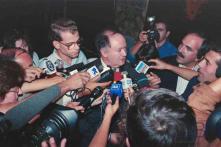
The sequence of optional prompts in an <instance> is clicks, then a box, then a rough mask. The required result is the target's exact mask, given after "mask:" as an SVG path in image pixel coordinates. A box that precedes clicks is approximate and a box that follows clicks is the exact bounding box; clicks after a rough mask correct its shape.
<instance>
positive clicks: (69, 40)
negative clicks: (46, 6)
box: [50, 19, 80, 59]
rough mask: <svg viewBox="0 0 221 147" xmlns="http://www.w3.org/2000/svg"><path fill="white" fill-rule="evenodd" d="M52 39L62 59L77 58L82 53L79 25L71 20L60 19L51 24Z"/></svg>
mask: <svg viewBox="0 0 221 147" xmlns="http://www.w3.org/2000/svg"><path fill="white" fill-rule="evenodd" d="M50 39H51V41H52V44H53V46H54V48H55V49H56V50H57V53H58V55H59V56H60V57H66V58H71V59H73V58H76V57H77V56H78V55H79V52H80V36H79V32H78V27H77V24H76V23H75V22H74V21H72V20H70V19H58V20H56V21H55V22H54V23H52V24H51V30H50Z"/></svg>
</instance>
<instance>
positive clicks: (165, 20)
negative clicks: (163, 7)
mask: <svg viewBox="0 0 221 147" xmlns="http://www.w3.org/2000/svg"><path fill="white" fill-rule="evenodd" d="M157 23H163V24H164V25H165V27H166V31H171V26H170V24H169V22H168V20H167V19H166V18H162V17H156V21H155V24H157Z"/></svg>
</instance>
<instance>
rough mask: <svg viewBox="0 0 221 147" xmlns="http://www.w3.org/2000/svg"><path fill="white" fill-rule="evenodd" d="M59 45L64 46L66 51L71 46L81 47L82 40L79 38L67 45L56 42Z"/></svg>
mask: <svg viewBox="0 0 221 147" xmlns="http://www.w3.org/2000/svg"><path fill="white" fill-rule="evenodd" d="M58 42H59V43H60V44H62V45H64V46H66V47H67V48H68V49H70V47H71V46H72V45H74V46H75V45H78V46H80V45H81V42H82V39H81V38H80V39H78V40H77V41H76V42H69V43H62V42H61V41H58Z"/></svg>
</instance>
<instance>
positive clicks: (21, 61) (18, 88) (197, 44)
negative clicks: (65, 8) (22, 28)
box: [0, 19, 221, 147]
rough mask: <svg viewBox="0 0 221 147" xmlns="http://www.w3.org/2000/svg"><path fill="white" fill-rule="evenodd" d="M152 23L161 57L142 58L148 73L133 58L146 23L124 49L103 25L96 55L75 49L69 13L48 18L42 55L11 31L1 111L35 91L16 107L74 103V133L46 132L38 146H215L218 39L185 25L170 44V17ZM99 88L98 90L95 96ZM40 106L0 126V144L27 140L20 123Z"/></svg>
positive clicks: (0, 86) (4, 54)
mask: <svg viewBox="0 0 221 147" xmlns="http://www.w3.org/2000/svg"><path fill="white" fill-rule="evenodd" d="M155 28H156V30H157V32H158V33H159V39H158V40H155V47H156V51H157V52H158V54H159V57H158V58H153V59H149V60H148V62H146V61H145V64H147V65H148V68H149V70H148V72H147V73H146V72H145V73H140V72H137V71H136V70H135V68H136V66H137V63H138V62H139V59H137V58H136V54H137V53H138V52H139V50H140V49H141V47H142V46H143V45H145V44H148V43H149V36H148V33H147V31H146V30H144V31H141V32H140V34H139V37H138V41H137V42H136V43H135V44H134V45H133V46H131V47H130V48H128V45H127V42H126V39H125V35H124V34H122V33H120V32H119V31H117V30H114V29H111V28H106V29H104V30H102V31H101V32H99V33H98V34H97V36H96V38H95V46H96V51H97V52H98V54H99V56H98V57H96V58H93V59H88V58H87V57H86V56H85V54H84V52H83V51H82V50H81V46H80V45H81V36H80V32H79V29H78V26H77V24H76V22H75V21H73V20H70V19H58V20H56V21H54V22H53V23H51V26H50V32H49V37H50V43H51V45H52V46H53V49H51V50H52V52H51V54H50V55H49V56H48V57H43V58H41V59H39V56H38V54H37V52H36V51H34V49H33V48H32V46H31V43H30V40H29V38H28V36H27V35H26V34H25V33H23V32H19V31H18V30H12V31H9V32H8V33H6V35H5V36H4V38H3V41H2V42H3V44H2V49H1V51H0V112H1V117H2V118H4V116H6V115H7V112H9V111H10V110H13V108H16V107H18V106H19V105H22V104H23V105H26V102H27V101H29V100H33V99H38V97H39V95H40V96H41V97H43V100H41V101H40V100H39V101H35V103H34V100H33V102H32V103H33V104H32V105H33V108H32V107H29V108H28V109H25V110H21V111H20V112H17V113H23V112H28V111H30V112H33V110H32V109H34V105H36V106H35V107H39V108H38V109H41V110H43V109H44V110H46V111H47V109H48V111H49V108H48V107H47V106H48V105H51V103H56V104H57V105H60V106H62V107H64V108H68V109H71V110H74V112H75V113H76V116H77V117H74V118H73V120H74V121H75V122H76V124H75V130H74V131H73V132H71V133H69V134H68V135H67V136H60V137H61V138H59V140H57V136H53V135H51V134H50V135H48V136H47V137H45V138H43V140H41V141H40V143H39V144H38V145H39V146H42V147H46V146H51V147H55V146H61V147H64V146H81V147H87V146H90V147H105V146H128V147H146V146H150V147H177V146H182V147H194V146H196V147H208V146H211V147H212V146H214V147H215V146H216V147H217V146H220V145H221V142H220V140H219V138H218V136H217V137H215V139H213V140H207V138H206V137H205V130H206V125H207V119H208V117H209V116H210V115H211V113H212V112H213V111H214V110H216V108H217V106H218V104H219V103H220V98H221V86H220V84H221V80H220V77H221V46H220V45H219V43H218V42H213V41H211V40H210V41H209V40H208V39H207V36H205V35H204V34H203V33H202V32H197V31H196V32H194V31H191V32H187V33H186V35H185V36H184V37H183V39H182V40H181V42H180V45H179V46H178V47H177V48H176V47H175V46H174V45H173V44H172V43H171V42H170V41H169V36H170V35H171V30H170V27H169V24H168V22H166V21H165V20H156V23H155ZM144 56H145V55H144ZM70 69H72V70H71V71H70ZM118 73H120V79H118V78H117V76H116V75H117V74H118ZM104 76H106V77H104ZM104 79H105V80H104ZM126 79H130V80H131V83H130V82H129V83H128V81H127V80H126ZM124 80H126V81H124ZM125 83H126V84H125ZM119 84H120V85H123V88H122V87H119ZM113 85H114V86H115V87H114V86H113ZM113 87H114V88H115V89H114V90H116V91H117V92H116V93H115V91H114V92H113V91H112V88H113ZM116 87H117V89H116ZM99 88H100V89H102V94H100V95H98V96H97V95H96V94H97V93H96V92H97V91H96V90H98V89H99ZM121 90H122V91H121ZM121 92H122V93H121ZM95 95H96V96H95ZM49 98H50V99H51V100H50V102H48V101H49V100H48V99H49ZM44 99H45V102H44ZM46 101H47V102H46ZM41 103H43V104H44V103H45V104H44V106H42V105H40V104H41ZM49 103H50V104H49ZM85 103H87V105H86V104H85ZM38 105H39V106H38ZM21 108H22V107H21ZM41 110H39V112H37V113H35V114H34V115H35V116H28V115H27V117H28V118H29V117H30V120H28V122H23V123H24V124H25V127H21V128H18V129H16V130H13V131H7V133H5V132H4V129H2V131H0V133H1V136H2V137H1V139H0V144H1V145H3V146H25V145H26V143H27V142H28V141H27V140H25V139H26V137H24V136H25V135H24V134H25V133H24V132H25V131H24V130H27V127H28V126H34V125H33V124H35V123H36V122H38V120H40V119H41V117H42V116H43V115H44V113H43V112H45V111H41ZM22 111H23V112H22ZM17 117H25V116H24V115H20V114H17V116H14V120H16V118H17ZM69 117H71V116H69ZM46 118H47V117H46ZM46 118H45V117H44V119H46ZM62 118H63V119H65V118H64V117H62ZM6 119H7V118H6ZM21 119H23V118H21ZM26 119H27V118H24V120H26ZM3 120H5V119H2V120H1V119H0V128H3V127H4V125H3ZM9 121H10V120H9ZM65 121H66V120H65ZM9 124H10V122H9ZM1 125H2V126H1ZM13 125H14V124H13V123H12V124H11V126H10V127H12V128H14V126H13ZM52 129H53V128H52ZM54 129H55V128H54ZM65 129H67V130H68V129H70V128H65ZM0 130H1V129H0ZM9 130H10V129H9ZM45 131H46V130H45ZM60 131H62V130H60ZM49 132H50V131H49ZM22 136H23V137H22ZM15 138H17V139H15ZM12 140H13V141H12Z"/></svg>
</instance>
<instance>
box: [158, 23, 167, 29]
mask: <svg viewBox="0 0 221 147" xmlns="http://www.w3.org/2000/svg"><path fill="white" fill-rule="evenodd" d="M156 27H157V28H166V24H165V23H163V22H158V23H156Z"/></svg>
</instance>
